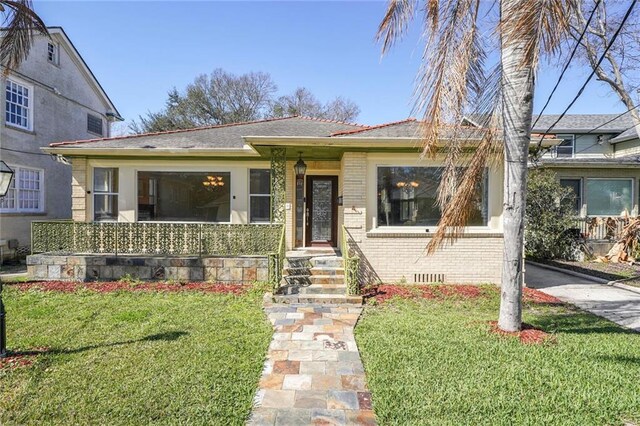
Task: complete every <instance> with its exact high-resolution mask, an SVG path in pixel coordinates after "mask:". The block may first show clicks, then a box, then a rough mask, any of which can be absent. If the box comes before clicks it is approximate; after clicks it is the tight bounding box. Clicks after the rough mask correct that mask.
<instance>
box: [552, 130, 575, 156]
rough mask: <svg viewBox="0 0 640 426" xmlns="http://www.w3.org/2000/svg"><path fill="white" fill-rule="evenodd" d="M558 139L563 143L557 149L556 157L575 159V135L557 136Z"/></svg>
mask: <svg viewBox="0 0 640 426" xmlns="http://www.w3.org/2000/svg"><path fill="white" fill-rule="evenodd" d="M556 138H558V139H561V140H562V142H560V144H559V145H556V147H555V152H556V157H560V158H563V157H564V158H567V157H569V158H571V157H573V154H574V151H575V143H576V140H575V135H556Z"/></svg>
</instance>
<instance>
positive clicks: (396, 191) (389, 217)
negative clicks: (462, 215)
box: [378, 167, 488, 226]
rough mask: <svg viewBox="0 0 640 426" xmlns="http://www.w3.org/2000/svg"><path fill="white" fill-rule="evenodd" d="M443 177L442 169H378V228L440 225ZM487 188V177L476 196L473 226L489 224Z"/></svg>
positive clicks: (471, 217)
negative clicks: (438, 198)
mask: <svg viewBox="0 0 640 426" xmlns="http://www.w3.org/2000/svg"><path fill="white" fill-rule="evenodd" d="M461 171H462V170H461ZM441 175H442V169H441V168H438V167H378V226H435V225H437V224H438V222H439V221H440V216H441V212H440V209H439V207H438V204H437V202H436V198H437V192H438V185H439V184H440V178H441ZM486 187H487V179H486V177H485V179H483V182H482V184H481V185H479V187H478V189H477V191H476V194H475V196H474V200H473V201H474V211H473V212H472V214H471V216H470V220H469V223H468V225H470V226H484V225H486V224H487V217H488V214H487V196H486Z"/></svg>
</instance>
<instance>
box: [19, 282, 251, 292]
mask: <svg viewBox="0 0 640 426" xmlns="http://www.w3.org/2000/svg"><path fill="white" fill-rule="evenodd" d="M13 286H14V287H16V288H18V289H20V290H23V291H27V290H31V289H35V290H39V291H55V292H62V293H73V292H75V291H78V290H82V289H87V290H92V291H96V292H98V293H112V292H116V291H131V292H133V291H147V292H160V293H177V292H184V291H197V292H203V293H218V294H244V293H246V291H247V290H248V288H249V287H248V286H246V285H239V284H220V283H207V282H189V283H177V284H173V283H161V282H143V283H128V282H121V281H109V282H92V283H83V282H73V281H42V282H27V283H20V284H13Z"/></svg>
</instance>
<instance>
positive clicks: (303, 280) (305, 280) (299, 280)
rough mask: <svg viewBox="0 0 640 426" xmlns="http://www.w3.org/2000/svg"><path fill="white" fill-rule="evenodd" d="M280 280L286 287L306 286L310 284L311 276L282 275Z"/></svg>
mask: <svg viewBox="0 0 640 426" xmlns="http://www.w3.org/2000/svg"><path fill="white" fill-rule="evenodd" d="M282 279H283V280H284V282H285V284H286V285H294V286H308V285H311V284H313V283H312V282H311V275H283V276H282Z"/></svg>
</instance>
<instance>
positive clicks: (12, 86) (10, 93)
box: [5, 79, 32, 130]
mask: <svg viewBox="0 0 640 426" xmlns="http://www.w3.org/2000/svg"><path fill="white" fill-rule="evenodd" d="M31 94H32V90H31V88H30V87H27V86H24V85H22V84H19V83H16V82H15V81H13V80H9V79H7V85H6V93H5V121H6V123H7V124H11V125H13V126H16V127H21V128H23V129H27V130H31Z"/></svg>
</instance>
